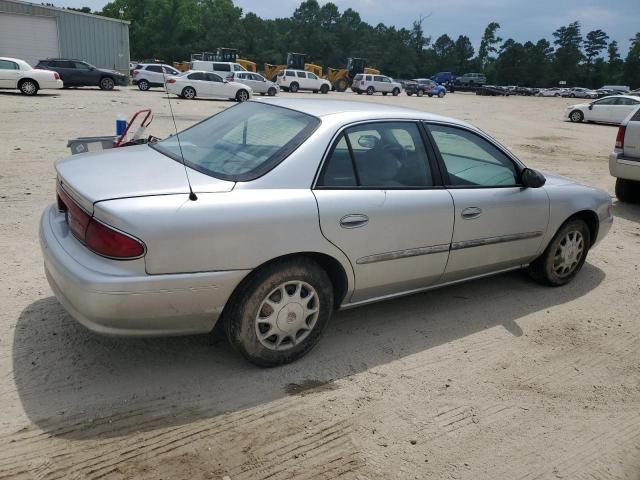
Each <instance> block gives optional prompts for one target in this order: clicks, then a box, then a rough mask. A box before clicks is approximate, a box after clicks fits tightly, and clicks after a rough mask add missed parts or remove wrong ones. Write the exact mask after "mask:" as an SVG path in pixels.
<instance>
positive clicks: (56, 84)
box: [38, 80, 64, 90]
mask: <svg viewBox="0 0 640 480" xmlns="http://www.w3.org/2000/svg"><path fill="white" fill-rule="evenodd" d="M38 85H40V89H41V90H49V89H51V90H55V89H59V88H63V87H64V82H63V81H62V80H40V81H39V82H38Z"/></svg>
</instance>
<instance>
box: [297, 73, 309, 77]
mask: <svg viewBox="0 0 640 480" xmlns="http://www.w3.org/2000/svg"><path fill="white" fill-rule="evenodd" d="M296 75H298V77H300V78H307V75H306V74H305V73H304V72H296Z"/></svg>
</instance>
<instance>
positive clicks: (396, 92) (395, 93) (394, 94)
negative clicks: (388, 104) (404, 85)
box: [391, 88, 400, 97]
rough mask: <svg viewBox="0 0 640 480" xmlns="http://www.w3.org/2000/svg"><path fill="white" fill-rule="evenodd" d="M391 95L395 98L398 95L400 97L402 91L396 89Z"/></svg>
mask: <svg viewBox="0 0 640 480" xmlns="http://www.w3.org/2000/svg"><path fill="white" fill-rule="evenodd" d="M391 95H393V96H394V97H397V96H398V95H400V89H399V88H394V89H393V92H391Z"/></svg>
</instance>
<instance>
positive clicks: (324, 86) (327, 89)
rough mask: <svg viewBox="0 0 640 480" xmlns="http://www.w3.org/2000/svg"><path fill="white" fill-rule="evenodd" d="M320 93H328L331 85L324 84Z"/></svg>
mask: <svg viewBox="0 0 640 480" xmlns="http://www.w3.org/2000/svg"><path fill="white" fill-rule="evenodd" d="M320 93H322V94H323V95H326V94H327V93H329V85H326V84H325V85H322V86H321V87H320Z"/></svg>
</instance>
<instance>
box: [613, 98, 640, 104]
mask: <svg viewBox="0 0 640 480" xmlns="http://www.w3.org/2000/svg"><path fill="white" fill-rule="evenodd" d="M616 100H617V101H616V105H638V101H637V100H633V99H632V98H625V97H618V98H616Z"/></svg>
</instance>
